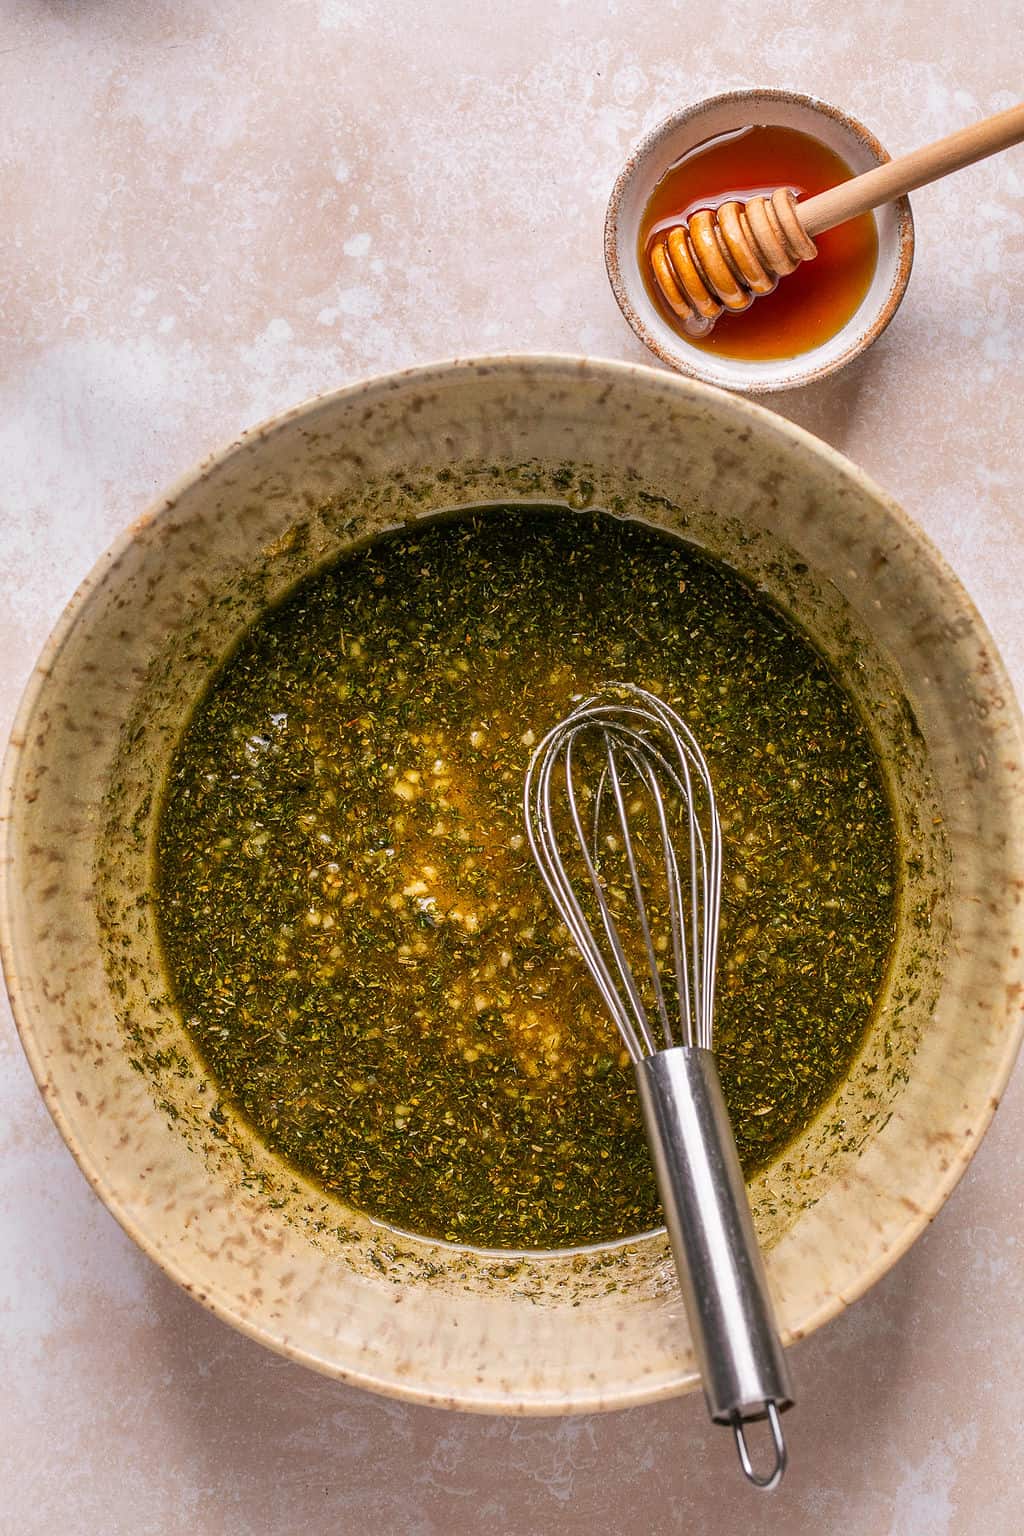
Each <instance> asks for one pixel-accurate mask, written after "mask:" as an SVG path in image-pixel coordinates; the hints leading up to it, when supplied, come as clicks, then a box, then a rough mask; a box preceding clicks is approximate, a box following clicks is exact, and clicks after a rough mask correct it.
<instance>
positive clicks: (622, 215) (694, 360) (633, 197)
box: [604, 91, 914, 394]
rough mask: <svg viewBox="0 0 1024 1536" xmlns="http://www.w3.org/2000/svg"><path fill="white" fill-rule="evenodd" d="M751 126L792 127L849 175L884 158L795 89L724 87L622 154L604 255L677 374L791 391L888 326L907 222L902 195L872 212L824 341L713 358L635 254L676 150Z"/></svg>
mask: <svg viewBox="0 0 1024 1536" xmlns="http://www.w3.org/2000/svg"><path fill="white" fill-rule="evenodd" d="M751 124H767V125H772V126H778V127H781V128H796V129H799V130H800V132H802V133H807V134H810V135H811V137H813V138H816V139H818V140H819V141H820V142H821V143H822V144H825V145H826V146H827V147H828V148H829V149H831V150H834V151H835V153H836V154H838V155H839V156H840V157H841V158H842V159H843V160H845V162H846V164H847V165H848V166H849V167H850V168H851V170H852V171H853V172H854V173H855V174H859V173H860V172H861V171H869V170H871V169H872V167H873V166H876V165H881V164H883V163H884V162H885V161H886V160H888V159H889V158H890V156H889V154H888V153H887V152H886V150H884V149H883V148H882V146H881V144H879V142H878V140H877V139H876V138H875V136H874V134H872V133H869V132H868V130H867V129H866V128H865V127H864V125H863V124H862V123H858V122H857V121H856V119H855V118H852V117H849V116H847V114H846V113H845V112H840V111H839V109H838V107H830V106H828V104H827V103H826V102H823V101H818V100H817V99H816V98H815V97H813V96H801V95H798V94H796V93H795V92H793V91H730V92H728V93H727V94H726V95H724V96H711V97H709V98H708V99H707V100H706V101H700V102H697V104H696V105H695V106H691V107H684V108H683V110H682V111H681V112H676V113H674V114H673V116H672V117H668V118H666V119H665V121H664V122H663V123H660V124H659V126H658V127H657V128H654V129H653V130H652V131H651V132H650V133H649V134H648V135H647V137H646V138H645V139H644V140H643V141H642V142H641V143H640V144H639V145H638V146H637V148H636V149H635V150H634V151H633V153H632V154H631V155H630V157H629V159H628V160H627V161H626V164H625V166H624V167H623V169H622V171H621V173H620V175H619V177H618V180H617V181H616V183H615V186H614V187H613V188H612V195H611V198H610V199H609V202H608V213H607V217H606V219H605V230H604V255H605V264H606V266H607V268H608V277H609V279H610V281H611V285H612V289H613V291H614V293H615V297H616V299H617V300H618V304H619V308H620V309H621V310H622V313H623V314H624V315H625V317H626V319H627V320H628V321H629V323H630V325H631V326H632V327H633V329H634V331H635V332H636V334H637V335H638V336H639V338H640V340H641V341H642V342H643V343H644V345H645V346H647V347H650V349H651V351H652V352H653V353H654V354H655V356H656V357H660V358H661V361H662V362H663V363H667V364H668V365H669V367H670V368H675V369H677V370H678V372H680V373H688V374H690V375H692V377H694V378H697V379H704V380H705V382H707V383H708V384H719V385H721V386H722V387H723V388H725V389H736V390H742V391H744V392H745V393H747V394H765V393H768V392H770V391H775V390H782V389H795V388H797V387H798V386H799V385H802V384H811V383H813V382H814V381H815V380H817V379H823V378H825V377H826V375H827V374H830V373H835V371H836V369H838V368H842V367H843V366H844V365H845V364H846V363H848V362H850V361H851V360H852V359H853V358H855V357H858V356H859V355H860V353H861V352H863V351H865V350H866V348H868V347H869V346H870V345H871V343H872V342H873V341H875V340H877V338H878V337H879V336H881V334H882V332H883V331H884V330H885V328H886V326H887V325H888V324H889V321H890V320H891V319H892V317H893V315H894V314H895V313H896V310H897V309H898V308H899V305H900V301H901V300H902V298H903V295H904V293H905V291H906V287H907V282H908V280H909V278H910V268H911V265H912V263H913V259H914V221H913V218H912V216H911V212H910V203H909V202H908V200H907V199H906V198H905V197H901V198H898V199H897V200H896V201H895V202H893V203H886V204H885V205H884V206H883V207H881V208H878V209H876V210H875V214H874V218H875V224H876V227H877V230H878V262H877V265H876V267H875V273H874V277H873V278H872V280H871V286H870V288H869V289H868V291H867V294H866V295H865V297H864V300H863V302H862V303H861V305H860V307H859V308H858V309H857V311H856V312H855V314H853V315H852V316H851V318H850V319H849V320H848V321H847V322H846V324H845V325H844V326H843V327H842V329H841V330H839V331H838V332H837V333H836V334H835V335H834V336H832V337H830V339H829V340H828V341H825V342H822V343H821V344H820V345H819V346H816V347H813V348H812V349H811V350H810V351H807V352H801V353H799V354H798V355H797V356H794V357H785V358H778V359H773V360H771V361H764V362H760V361H748V360H746V359H744V358H735V357H724V356H718V355H717V354H715V353H711V352H705V351H702V350H701V349H700V348H698V347H694V346H691V345H690V344H689V343H688V342H686V341H684V340H683V339H682V337H680V336H679V335H678V334H677V332H676V331H674V330H673V329H672V327H671V326H670V325H669V323H668V321H667V320H666V318H665V316H664V315H663V314H662V312H661V311H660V310H659V309H658V307H657V306H656V305H655V304H654V303H653V302H652V300H651V298H650V295H649V294H648V292H647V290H646V288H645V287H644V281H643V278H642V276H641V274H640V267H639V263H638V261H637V241H638V237H639V233H640V222H641V219H642V218H643V213H644V209H645V207H646V206H647V200H648V198H649V197H650V195H651V192H652V191H653V189H654V187H655V185H656V183H657V182H658V181H660V179H661V177H662V176H663V175H664V174H665V172H666V171H667V170H668V169H669V167H670V166H672V165H674V164H675V163H676V161H677V160H679V159H680V158H681V157H682V156H683V155H685V154H687V153H688V152H689V151H690V150H692V149H695V148H696V146H697V145H698V144H702V143H704V142H705V141H706V140H708V139H712V138H716V137H717V136H718V135H719V134H723V133H730V132H732V131H734V130H735V129H737V128H745V127H748V126H749V125H751Z"/></svg>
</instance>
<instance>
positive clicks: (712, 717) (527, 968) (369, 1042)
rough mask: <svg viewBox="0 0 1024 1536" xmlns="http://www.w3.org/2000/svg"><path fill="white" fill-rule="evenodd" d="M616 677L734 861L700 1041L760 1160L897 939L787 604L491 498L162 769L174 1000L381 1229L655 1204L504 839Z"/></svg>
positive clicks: (575, 521) (512, 846)
mask: <svg viewBox="0 0 1024 1536" xmlns="http://www.w3.org/2000/svg"><path fill="white" fill-rule="evenodd" d="M608 679H623V680H629V681H634V682H638V683H641V684H643V685H645V686H647V687H649V688H653V689H654V690H655V691H657V692H660V693H661V694H662V696H664V697H665V698H667V699H670V700H672V701H673V702H674V703H675V704H676V706H677V707H678V709H679V710H680V712H681V713H682V714H683V715H684V717H685V718H686V720H687V721H688V723H689V724H690V726H691V728H692V729H693V731H694V732H695V734H696V736H697V738H698V740H699V741H700V742H701V744H702V746H703V748H704V751H705V754H706V756H707V759H708V763H709V765H710V768H711V773H712V777H713V780H714V783H715V789H716V794H717V797H718V802H719V808H720V812H721V817H722V826H723V840H724V868H725V878H724V889H723V906H722V924H721V943H720V960H719V983H718V1002H717V1008H716V1019H715V1026H716V1035H715V1044H716V1050H717V1053H718V1060H719V1069H720V1072H721V1076H722V1082H723V1086H724V1090H725V1096H726V1100H727V1103H728V1106H729V1109H730V1112H731V1115H732V1119H733V1124H734V1128H735V1131H736V1138H737V1142H738V1145H739V1150H740V1155H741V1158H742V1160H743V1164H744V1168H745V1169H746V1170H747V1172H748V1173H751V1172H753V1171H755V1170H756V1169H757V1168H758V1167H759V1166H761V1165H763V1164H764V1163H765V1162H766V1161H767V1160H768V1159H770V1158H772V1157H773V1156H774V1155H775V1154H776V1153H777V1152H778V1151H779V1150H780V1149H781V1148H782V1147H784V1146H785V1144H786V1143H787V1142H788V1141H789V1140H790V1139H791V1138H792V1137H793V1136H794V1135H795V1134H796V1133H797V1132H798V1131H799V1130H800V1129H801V1128H802V1127H803V1126H804V1125H806V1124H807V1122H808V1120H809V1119H810V1118H811V1117H812V1116H813V1115H814V1113H815V1112H816V1110H817V1109H818V1108H819V1107H820V1106H821V1104H822V1103H823V1102H824V1101H825V1099H826V1098H827V1097H828V1096H829V1094H830V1093H831V1092H832V1091H833V1089H834V1088H835V1086H836V1084H837V1083H838V1082H839V1081H840V1080H841V1079H842V1077H843V1076H844V1075H845V1073H846V1071H847V1070H848V1067H849V1063H850V1061H851V1058H852V1056H853V1054H854V1052H855V1051H856V1048H857V1045H858V1043H859V1040H860V1038H861V1035H862V1033H863V1030H864V1027H865V1025H866V1023H867V1020H868V1018H869V1015H870V1012H871V1008H872V1004H873V1001H874V998H875V995H876V993H877V990H878V988H879V985H880V981H881V978H882V974H883V970H884V965H885V960H886V955H887V952H888V948H889V945H890V942H891V939H892V934H893V925H894V886H895V879H896V875H895V870H896V853H895V835H894V829H893V825H892V820H891V816H890V812H889V808H888V803H887V799H886V794H885V790H884V786H883V782H882V777H881V774H880V771H879V768H878V765H877V763H876V761H875V758H874V755H873V751H872V746H871V742H870V739H869V736H868V733H867V731H866V729H865V727H864V725H863V723H862V722H861V720H860V718H859V716H858V715H857V712H856V710H855V709H854V707H853V705H852V703H851V702H850V700H849V699H848V697H847V696H846V694H845V692H844V691H843V689H842V688H841V687H840V686H839V685H838V684H837V682H836V681H835V680H834V679H833V678H832V676H831V674H830V673H829V671H828V669H827V667H826V666H825V664H824V663H823V661H822V660H821V659H820V658H819V656H818V655H817V653H816V652H815V651H814V650H813V649H812V648H811V646H810V645H809V643H808V642H807V640H806V639H805V638H804V637H803V636H802V635H800V634H799V633H798V632H797V631H796V630H795V629H794V627H793V626H792V625H791V624H790V623H789V622H788V621H787V620H786V619H785V618H783V616H782V615H781V614H780V613H779V612H778V611H777V610H775V609H774V608H773V607H771V606H769V605H768V604H767V603H766V602H764V601H763V600H762V599H761V598H760V597H758V596H757V595H756V594H755V593H753V592H752V591H751V590H750V589H749V588H748V587H747V586H746V585H745V584H743V583H742V582H741V581H740V580H739V579H738V578H737V577H735V576H734V575H733V574H731V573H730V572H728V571H726V570H725V569H723V568H721V567H719V566H717V565H715V564H713V563H711V562H710V561H708V560H707V559H705V558H703V557H701V556H699V555H698V554H696V553H695V552H694V551H693V550H692V549H690V548H689V547H687V546H686V545H684V544H681V543H680V542H679V541H677V540H672V539H669V538H667V537H666V536H664V535H661V534H658V533H655V532H654V531H653V530H650V529H648V528H645V527H643V526H641V525H638V524H636V523H628V522H622V521H618V520H614V519H611V518H609V517H607V516H604V515H601V514H597V513H586V514H583V513H569V512H566V511H558V510H554V509H550V510H548V509H544V510H538V509H537V508H530V509H529V510H526V509H515V508H504V509H495V510H488V511H486V512H481V513H479V514H477V515H474V516H471V517H466V518H464V519H459V520H458V521H453V522H445V523H435V524H431V525H429V526H425V527H422V528H420V529H418V530H415V531H407V532H404V533H402V534H400V535H395V536H392V537H391V538H388V539H385V540H381V541H379V542H377V543H374V544H372V545H369V546H366V547H364V548H362V549H360V550H358V551H356V552H354V553H353V554H351V555H350V556H349V557H347V558H346V559H344V560H343V561H341V562H340V563H338V564H337V565H335V566H333V567H332V568H331V569H329V570H327V571H325V572H322V573H320V574H317V575H316V576H314V577H312V578H310V579H309V580H308V581H307V582H305V583H304V584H303V585H302V586H301V587H300V588H298V589H297V591H296V592H295V593H293V594H292V596H291V597H289V598H288V599H287V600H286V601H285V602H284V603H283V604H282V605H281V606H280V607H279V608H277V609H275V610H274V611H272V612H270V613H268V614H267V615H266V616H265V617H264V618H262V619H261V621H260V622H259V623H258V624H257V625H256V626H255V627H254V628H253V629H252V630H251V631H250V632H249V634H248V635H247V636H246V637H245V639H244V640H243V642H242V644H241V646H240V648H239V649H238V650H237V651H236V652H235V653H234V655H233V656H232V657H231V658H230V659H229V660H228V661H227V662H226V663H225V665H224V666H223V667H222V668H221V669H220V671H219V673H218V674H217V676H216V677H215V678H214V680H213V682H212V684H211V686H210V688H209V690H208V692H207V694H206V696H205V697H204V699H203V700H202V701H201V703H200V705H199V707H198V709H197V710H196V712H195V715H194V717H193V719H192V721H191V723H190V725H189V726H188V729H187V730H186V732H185V734H184V737H183V739H182V741H181V743H180V745H179V748H178V750H177V753H176V755H175V758H174V761H173V764H172V768H171V773H170V776H169V781H168V785H167V790H166V798H165V804H164V807H163V812H162V818H161V824H160V831H159V847H158V868H157V890H156V895H157V904H158V914H159V920H160V927H161V934H162V939H163V943H164V947H165V952H166V958H167V962H168V966H169V970H170V974H171V978H172V981H173V985H174V987H175V990H176V994H177V997H178V1000H179V1003H180V1005H181V1008H182V1010H183V1013H184V1017H185V1019H186V1021H187V1024H188V1027H189V1029H190V1031H191V1033H192V1035H193V1037H194V1039H195V1041H196V1044H197V1046H198V1048H199V1050H200V1052H201V1054H202V1056H203V1058H204V1059H205V1061H206V1063H207V1065H208V1067H209V1069H210V1071H211V1073H212V1074H213V1076H214V1078H215V1079H216V1081H217V1082H218V1084H219V1085H220V1087H221V1089H222V1092H223V1094H224V1096H225V1098H226V1099H228V1100H229V1101H231V1102H232V1103H233V1104H234V1105H235V1106H236V1107H237V1108H238V1109H239V1110H241V1111H242V1112H243V1113H244V1114H245V1115H246V1116H247V1117H248V1119H249V1120H250V1122H251V1123H252V1125H253V1126H254V1127H255V1128H256V1130H257V1131H258V1133H259V1134H260V1135H261V1136H262V1137H263V1139H264V1140H265V1141H266V1142H267V1143H268V1145H269V1146H270V1147H271V1148H273V1149H274V1151H275V1152H277V1153H279V1154H281V1155H282V1156H283V1157H285V1158H287V1159H289V1160H290V1161H291V1162H292V1163H293V1164H294V1165H295V1166H297V1167H298V1168H300V1169H301V1170H302V1171H303V1172H304V1173H306V1174H307V1175H309V1176H311V1177H312V1178H313V1179H314V1180H316V1181H318V1182H319V1183H320V1184H321V1185H322V1186H323V1187H325V1188H326V1189H328V1190H330V1191H333V1192H335V1193H336V1194H337V1195H338V1196H340V1197H341V1198H342V1199H343V1200H344V1201H346V1202H347V1203H349V1204H351V1205H352V1206H354V1207H356V1208H358V1209H360V1210H363V1211H365V1212H366V1213H368V1214H369V1215H371V1216H373V1217H376V1218H378V1219H380V1220H382V1221H385V1222H389V1223H391V1224H393V1225H395V1226H397V1227H400V1228H403V1229H406V1230H410V1231H415V1232H420V1233H423V1234H425V1235H429V1236H437V1237H444V1238H447V1239H449V1240H453V1241H458V1242H468V1243H474V1244H478V1245H483V1246H486V1247H501V1248H523V1247H525V1248H538V1247H539V1248H544V1247H559V1246H566V1245H571V1244H577V1243H587V1242H593V1241H598V1240H606V1239H611V1238H615V1237H621V1236H626V1235H630V1234H634V1233H637V1232H641V1231H644V1230H646V1229H648V1228H650V1227H651V1226H654V1225H657V1224H658V1222H659V1221H660V1219H661V1218H660V1211H659V1206H658V1201H657V1195H656V1191H655V1187H654V1181H653V1177H652V1175H651V1172H650V1168H649V1159H648V1152H647V1147H646V1143H645V1141H644V1137H643V1131H642V1128H641V1125H640V1120H639V1111H638V1105H637V1101H636V1097H635V1091H634V1087H633V1081H632V1074H631V1069H630V1068H629V1066H628V1063H627V1061H626V1059H625V1055H624V1053H623V1052H622V1050H621V1049H620V1045H619V1041H618V1038H617V1036H616V1034H615V1032H614V1029H613V1027H612V1025H611V1024H610V1023H609V1022H608V1021H607V1020H606V1018H605V1017H604V1015H603V1013H602V1011H601V1008H600V1004H599V1002H598V1000H597V997H596V994H595V993H594V992H593V990H592V987H591V983H590V981H589V979H588V977H587V976H586V973H585V972H584V970H583V968H582V965H581V963H580V961H579V960H578V958H577V957H576V955H575V953H574V952H573V950H572V947H571V944H570V943H569V941H568V939H567V936H566V935H565V934H564V931H560V930H559V927H558V924H557V919H556V917H555V915H554V913H553V911H552V909H551V907H550V903H549V898H548V896H547V893H546V891H545V890H544V888H543V886H542V884H541V882H540V879H539V876H537V874H536V873H535V871H534V868H533V865H532V860H531V858H530V854H529V850H528V847H527V846H526V843H525V840H524V836H523V833H524V828H523V824H522V811H521V796H522V786H523V776H524V773H525V770H526V765H527V762H528V760H529V756H530V750H531V747H532V746H533V744H534V741H535V740H536V739H537V738H538V737H539V736H540V735H541V734H542V733H543V731H545V730H546V729H547V727H548V726H549V725H551V724H552V723H553V722H554V721H555V720H557V719H559V718H560V717H561V716H562V715H564V714H565V713H566V712H567V710H568V708H569V706H570V702H571V699H572V697H573V695H575V694H579V693H581V692H583V691H585V690H589V689H590V688H592V687H593V686H595V685H596V684H599V683H601V682H603V681H605V680H608Z"/></svg>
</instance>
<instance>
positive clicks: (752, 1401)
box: [635, 1046, 793, 1488]
mask: <svg viewBox="0 0 1024 1536" xmlns="http://www.w3.org/2000/svg"><path fill="white" fill-rule="evenodd" d="M635 1068H636V1077H637V1083H638V1086H639V1090H640V1101H641V1104H642V1106H643V1112H644V1120H645V1122H646V1128H647V1137H648V1140H649V1142H650V1146H651V1154H652V1157H653V1159H654V1168H655V1173H656V1176H657V1180H658V1190H659V1193H660V1195H661V1203H662V1206H663V1207H664V1211H665V1222H666V1225H667V1227H668V1233H669V1239H670V1241H671V1244H672V1253H673V1256H674V1258H675V1263H676V1269H677V1271H678V1273H679V1283H680V1286H681V1288H682V1292H683V1301H684V1303H685V1306H686V1315H687V1318H688V1319H689V1323H690V1331H691V1333H692V1334H693V1341H694V1345H695V1348H696V1351H697V1358H698V1361H699V1363H700V1370H701V1376H702V1378H703V1384H704V1396H705V1398H706V1400H707V1405H708V1411H709V1413H710V1415H711V1418H712V1419H713V1420H714V1421H715V1423H717V1424H731V1425H732V1427H733V1430H734V1432H735V1435H736V1442H737V1446H738V1449H739V1453H740V1461H741V1463H742V1466H743V1470H744V1472H745V1473H746V1475H747V1477H748V1478H749V1479H750V1481H751V1482H754V1483H756V1484H758V1486H760V1487H765V1488H773V1487H775V1486H776V1485H777V1484H778V1482H779V1480H780V1478H781V1477H782V1473H783V1471H784V1469H785V1464H786V1450H785V1443H784V1441H783V1438H782V1431H781V1428H780V1425H779V1417H778V1416H779V1412H780V1411H781V1410H782V1409H784V1408H788V1407H789V1405H790V1403H791V1402H792V1401H793V1394H792V1387H791V1384H790V1378H789V1370H788V1368H787V1365H786V1358H785V1355H784V1353H783V1350H782V1344H781V1342H780V1340H779V1334H778V1328H777V1326H776V1323H775V1316H774V1312H773V1309H772V1303H771V1298H770V1296H769V1294H768V1283H767V1277H766V1275H765V1269H764V1263H763V1261H762V1259H761V1253H760V1249H759V1248H758V1243H757V1236H756V1234H755V1232H754V1223H753V1220H752V1218H751V1214H750V1206H749V1204H748V1202H747V1193H746V1187H745V1185H744V1182H743V1173H742V1170H741V1168H740V1161H739V1157H738V1155H737V1152H736V1144H735V1141H734V1140H733V1135H732V1128H731V1126H730V1124H729V1116H728V1113H727V1111H726V1108H725V1101H724V1100H723V1098H722V1088H721V1084H720V1083H719V1079H718V1069H717V1067H716V1066H715V1058H714V1054H713V1052H711V1051H708V1050H702V1049H699V1048H697V1047H690V1046H675V1047H673V1048H672V1049H670V1050H667V1051H658V1052H656V1053H655V1054H654V1055H651V1056H647V1057H644V1058H642V1059H641V1060H639V1061H637V1062H636V1063H635ZM764 1418H767V1419H768V1420H769V1423H770V1426H771V1432H772V1440H773V1444H774V1449H775V1464H774V1467H773V1468H772V1470H771V1472H770V1473H768V1474H767V1475H766V1476H759V1475H757V1474H756V1473H755V1472H754V1469H753V1467H752V1465H751V1461H750V1457H749V1453H748V1451H747V1445H746V1440H745V1437H744V1431H743V1426H744V1425H745V1424H746V1423H748V1422H750V1421H751V1420H754V1419H764Z"/></svg>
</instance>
